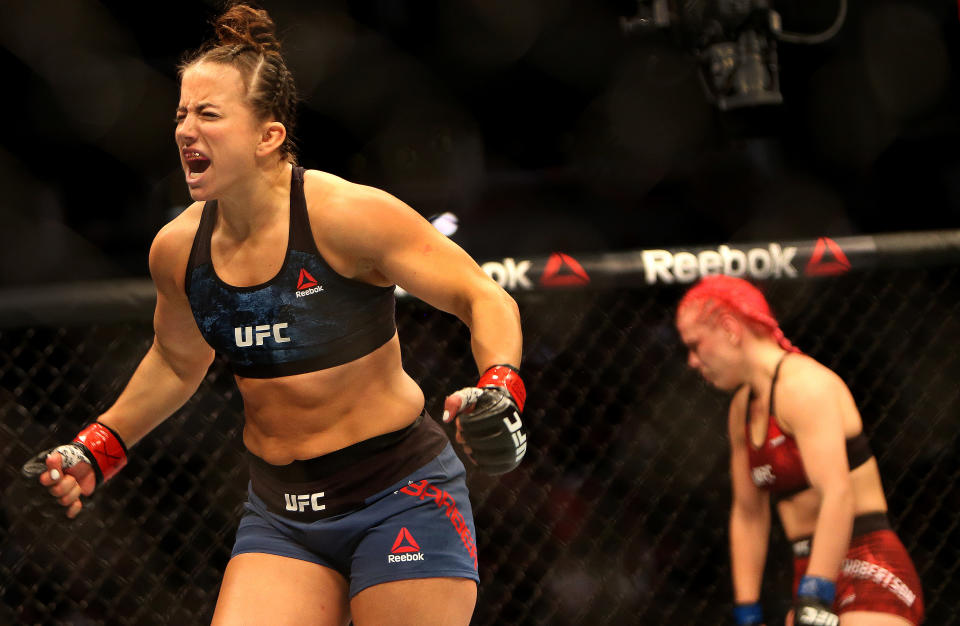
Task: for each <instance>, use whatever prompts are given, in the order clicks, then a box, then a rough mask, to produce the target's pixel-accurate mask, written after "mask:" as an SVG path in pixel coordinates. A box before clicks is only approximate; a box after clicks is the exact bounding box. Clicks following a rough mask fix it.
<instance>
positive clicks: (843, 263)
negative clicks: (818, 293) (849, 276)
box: [803, 237, 850, 276]
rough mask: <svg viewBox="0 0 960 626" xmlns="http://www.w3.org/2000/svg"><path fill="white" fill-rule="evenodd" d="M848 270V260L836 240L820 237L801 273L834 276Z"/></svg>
mask: <svg viewBox="0 0 960 626" xmlns="http://www.w3.org/2000/svg"><path fill="white" fill-rule="evenodd" d="M848 271H850V261H849V259H847V255H846V254H844V253H843V250H842V249H841V248H840V246H839V245H837V242H836V241H834V240H833V239H830V238H829V237H820V238H819V239H817V243H816V245H815V246H814V247H813V254H812V255H811V256H810V260H809V261H807V267H806V268H805V269H804V270H803V273H804V274H806V275H807V276H836V275H837V274H845V273H846V272H848Z"/></svg>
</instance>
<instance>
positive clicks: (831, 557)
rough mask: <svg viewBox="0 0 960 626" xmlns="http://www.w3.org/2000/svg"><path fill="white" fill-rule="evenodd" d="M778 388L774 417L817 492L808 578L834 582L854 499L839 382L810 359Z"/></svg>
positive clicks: (847, 538) (847, 542) (799, 363)
mask: <svg viewBox="0 0 960 626" xmlns="http://www.w3.org/2000/svg"><path fill="white" fill-rule="evenodd" d="M791 365H792V366H793V367H794V368H795V370H794V371H793V372H789V370H787V372H785V373H789V374H792V375H787V376H784V380H783V381H782V382H781V384H780V385H778V388H777V398H776V406H777V413H778V418H779V419H780V421H781V422H782V424H783V425H784V426H785V427H786V428H787V429H789V430H790V431H792V434H793V436H794V438H795V439H796V441H797V446H798V447H799V448H800V458H801V459H802V460H803V467H804V469H805V470H806V473H807V477H808V478H809V479H810V484H811V485H812V486H813V488H814V489H816V491H817V492H818V493H819V495H820V498H821V501H820V510H819V514H818V516H817V524H816V528H815V530H814V533H813V546H812V548H811V553H810V564H809V565H808V567H807V571H806V574H807V575H808V576H819V577H822V578H827V579H829V580H836V578H837V574H838V572H839V570H840V563H841V561H842V560H843V558H844V555H845V554H846V552H847V549H848V548H849V545H850V535H851V533H852V530H853V516H854V500H853V490H852V486H851V482H850V467H849V464H848V462H847V451H846V441H845V437H844V431H843V418H842V412H841V411H842V408H841V394H840V392H841V391H843V390H844V387H843V382H842V381H840V379H839V378H837V376H836V375H835V374H834V373H833V372H831V371H830V370H828V369H826V368H825V367H823V366H821V365H819V364H817V363H816V362H814V361H812V360H802V361H801V360H800V359H797V360H796V362H795V363H792V364H791Z"/></svg>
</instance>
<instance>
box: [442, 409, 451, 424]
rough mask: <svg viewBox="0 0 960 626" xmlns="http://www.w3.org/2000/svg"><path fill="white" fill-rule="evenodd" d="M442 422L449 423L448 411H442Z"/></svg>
mask: <svg viewBox="0 0 960 626" xmlns="http://www.w3.org/2000/svg"><path fill="white" fill-rule="evenodd" d="M443 421H445V422H449V421H450V411H447V410H446V409H444V411H443Z"/></svg>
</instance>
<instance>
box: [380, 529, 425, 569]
mask: <svg viewBox="0 0 960 626" xmlns="http://www.w3.org/2000/svg"><path fill="white" fill-rule="evenodd" d="M422 560H423V552H420V545H419V544H418V543H417V540H416V539H414V538H413V535H411V534H410V531H409V530H407V529H406V527H403V528H401V529H400V532H399V533H397V538H396V539H394V540H393V547H392V548H390V554H388V555H387V563H403V562H405V561H422Z"/></svg>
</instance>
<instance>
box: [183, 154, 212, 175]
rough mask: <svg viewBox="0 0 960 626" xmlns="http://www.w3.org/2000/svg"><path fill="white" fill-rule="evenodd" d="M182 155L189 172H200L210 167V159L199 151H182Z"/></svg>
mask: <svg viewBox="0 0 960 626" xmlns="http://www.w3.org/2000/svg"><path fill="white" fill-rule="evenodd" d="M183 156H184V162H186V164H187V168H189V170H190V173H191V174H202V173H203V172H205V171H206V169H207V168H208V167H210V159H208V158H207V157H205V156H203V155H202V154H200V153H199V152H184V155H183Z"/></svg>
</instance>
